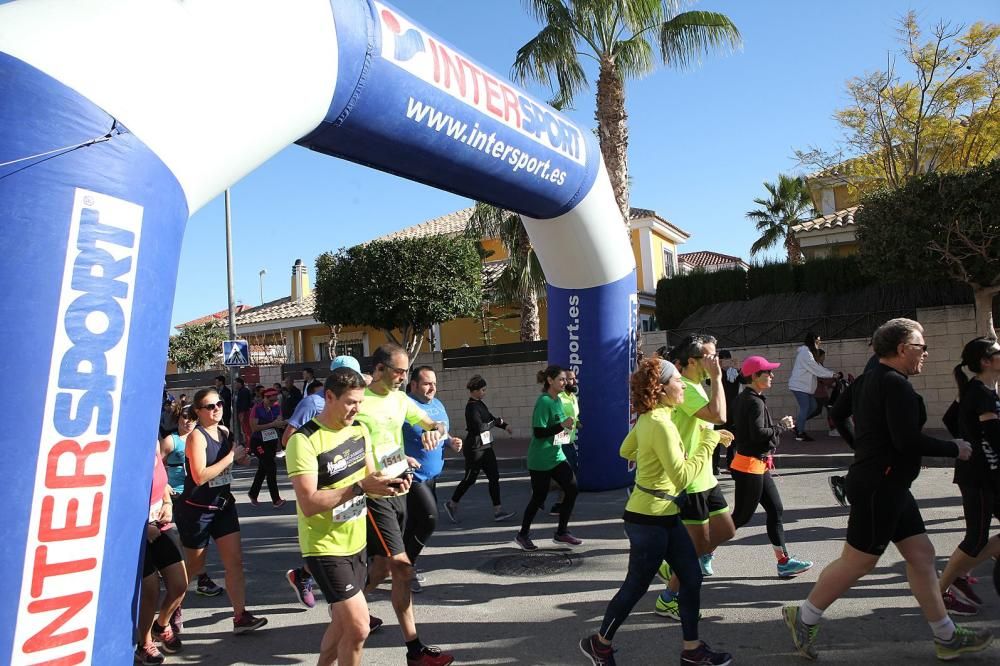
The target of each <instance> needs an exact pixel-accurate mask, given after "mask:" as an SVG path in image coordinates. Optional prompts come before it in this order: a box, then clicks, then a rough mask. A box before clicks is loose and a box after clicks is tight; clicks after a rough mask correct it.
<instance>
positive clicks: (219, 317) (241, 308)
mask: <svg viewBox="0 0 1000 666" xmlns="http://www.w3.org/2000/svg"><path fill="white" fill-rule="evenodd" d="M251 307H252V306H249V305H243V304H242V303H241V304H239V305H237V306H236V316H237V317H239V315H240V313H242V312H246V311H247V310H249V309H251ZM228 318H229V308H226V309H225V310H219V311H218V312H213V313H212V314H210V315H205V316H204V317H198V318H197V319H192V320H191V321H186V322H184V323H183V324H177V325H176V326H174V328H177V329H181V328H184V327H185V326H197V325H198V324H204V323H206V322H209V321H213V320H216V321H223V322H224V321H225V320H226V319H228Z"/></svg>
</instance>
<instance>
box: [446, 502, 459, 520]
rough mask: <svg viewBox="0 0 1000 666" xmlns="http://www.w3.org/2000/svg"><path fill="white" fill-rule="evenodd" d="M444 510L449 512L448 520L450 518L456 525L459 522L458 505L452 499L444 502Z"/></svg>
mask: <svg viewBox="0 0 1000 666" xmlns="http://www.w3.org/2000/svg"><path fill="white" fill-rule="evenodd" d="M444 512H445V513H447V514H448V520H450V521H451V522H452V523H454V524H455V525H457V524H458V505H457V504H453V503H452V501H451V500H448V501H447V502H445V503H444Z"/></svg>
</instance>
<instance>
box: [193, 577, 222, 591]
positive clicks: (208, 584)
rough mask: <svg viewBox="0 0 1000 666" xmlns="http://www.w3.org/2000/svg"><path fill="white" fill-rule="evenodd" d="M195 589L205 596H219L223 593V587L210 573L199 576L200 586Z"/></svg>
mask: <svg viewBox="0 0 1000 666" xmlns="http://www.w3.org/2000/svg"><path fill="white" fill-rule="evenodd" d="M194 591H195V592H196V593H197V594H200V595H201V596H203V597H217V596H219V595H220V594H222V588H221V587H219V586H218V585H216V584H215V581H214V580H212V579H211V578H209V577H208V574H201V575H200V576H198V587H196V588H195V590H194Z"/></svg>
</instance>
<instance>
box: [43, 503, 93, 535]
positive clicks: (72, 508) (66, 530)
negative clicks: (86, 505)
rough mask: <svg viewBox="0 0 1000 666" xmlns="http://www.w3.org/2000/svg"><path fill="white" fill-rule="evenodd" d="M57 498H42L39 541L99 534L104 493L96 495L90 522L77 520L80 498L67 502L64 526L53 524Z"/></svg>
mask: <svg viewBox="0 0 1000 666" xmlns="http://www.w3.org/2000/svg"><path fill="white" fill-rule="evenodd" d="M55 504H56V500H55V498H54V497H52V495H46V496H45V497H43V498H42V515H41V521H40V522H39V524H38V540H39V541H69V540H70V539H88V538H90V537H95V536H97V533H98V532H99V531H100V530H101V507H102V505H103V504H104V493H97V494H96V495H94V506H93V509H92V510H91V512H90V524H88V525H80V524H79V523H78V522H77V509H78V508H79V506H80V502H79V500H77V499H76V498H71V499H70V500H69V502H67V504H66V522H65V523H64V524H63V525H64V526H63V527H53V526H52V514H53V513H55Z"/></svg>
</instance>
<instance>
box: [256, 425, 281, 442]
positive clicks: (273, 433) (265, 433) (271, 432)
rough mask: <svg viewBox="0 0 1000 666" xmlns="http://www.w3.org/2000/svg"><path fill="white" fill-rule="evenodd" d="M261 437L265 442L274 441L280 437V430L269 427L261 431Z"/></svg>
mask: <svg viewBox="0 0 1000 666" xmlns="http://www.w3.org/2000/svg"><path fill="white" fill-rule="evenodd" d="M260 438H261V439H262V440H264V441H265V442H273V441H274V440H276V439H278V431H277V430H275V429H274V428H268V429H267V430H261V431H260Z"/></svg>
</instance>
